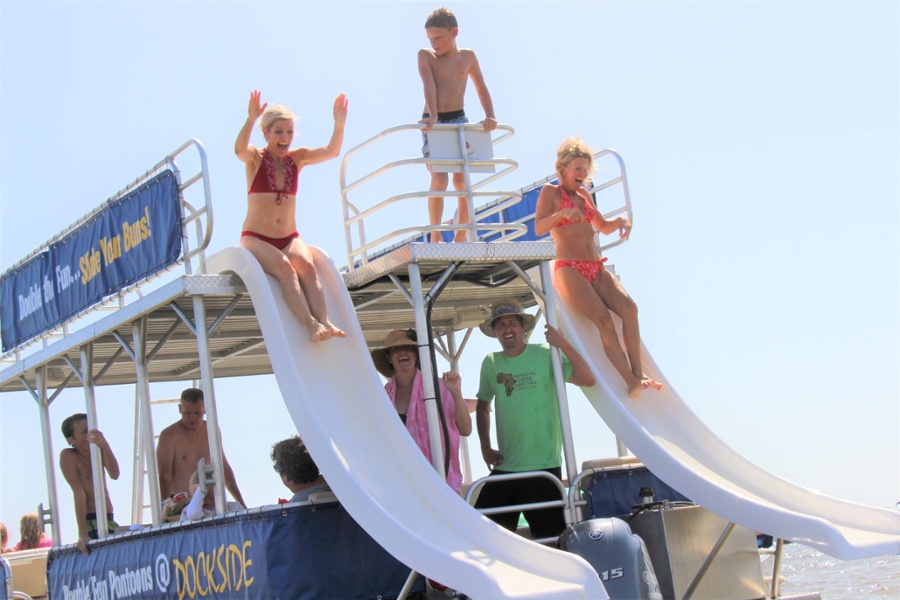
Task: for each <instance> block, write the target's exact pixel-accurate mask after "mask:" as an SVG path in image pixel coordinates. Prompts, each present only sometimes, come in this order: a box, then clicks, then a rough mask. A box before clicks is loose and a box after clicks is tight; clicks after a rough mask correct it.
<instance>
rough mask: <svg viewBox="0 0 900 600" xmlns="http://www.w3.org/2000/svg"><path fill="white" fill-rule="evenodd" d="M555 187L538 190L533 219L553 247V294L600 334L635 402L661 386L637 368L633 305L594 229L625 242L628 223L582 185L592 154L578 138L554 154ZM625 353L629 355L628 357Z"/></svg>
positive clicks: (638, 354) (637, 338)
mask: <svg viewBox="0 0 900 600" xmlns="http://www.w3.org/2000/svg"><path fill="white" fill-rule="evenodd" d="M556 156H557V159H556V173H557V175H558V177H559V185H551V184H547V185H545V186H544V187H543V188H542V189H541V194H540V196H539V197H538V201H537V208H536V210H535V216H534V231H535V233H536V234H537V235H544V234H546V233H547V232H548V231H549V232H550V236H551V237H552V238H553V241H554V242H555V243H556V255H557V259H556V285H557V291H558V292H559V293H560V295H561V296H563V297H564V298H565V299H566V300H567V301H568V302H569V304H570V305H571V306H574V307H575V309H576V310H577V311H578V312H580V313H581V314H583V315H584V316H586V317H587V318H588V319H590V320H591V322H592V323H593V324H594V325H595V326H596V327H597V329H598V330H599V331H600V339H601V340H602V342H603V350H604V351H605V352H606V356H607V358H609V361H610V362H611V363H612V365H613V367H615V369H616V371H618V372H619V374H620V375H621V376H622V379H624V380H625V384H626V386H627V387H628V396H629V397H631V398H636V397H637V396H638V394H640V392H641V390H643V389H645V388H655V389H660V388H661V387H662V385H661V384H660V383H659V382H657V381H655V380H653V379H650V378H649V377H647V376H646V375H644V371H643V369H642V368H641V334H640V329H639V327H638V314H637V305H635V303H634V300H632V299H631V297H630V296H629V295H628V293H627V292H626V291H625V288H623V287H622V284H621V283H620V282H619V280H618V279H617V278H616V277H613V276H612V275H611V274H610V273H609V271H607V270H606V269H605V268H604V267H603V263H604V262H606V259H605V258H600V253H599V252H598V251H597V246H596V245H595V244H594V230H595V229H596V230H597V231H599V232H600V233H602V234H605V235H608V234H610V233H613V232H615V231H618V232H619V236H620V237H624V238H626V239H627V238H628V235H629V234H630V233H631V223H629V222H628V219H627V218H625V217H619V218H618V219H614V220H611V221H607V220H606V219H604V218H603V215H601V214H600V212H599V211H598V210H597V208H596V207H595V206H594V203H593V201H592V200H591V197H590V194H588V193H587V190H585V189H584V187H583V184H584V182H585V180H586V179H587V177H588V175H589V174H590V173H591V172H593V170H594V156H593V153H592V152H591V149H590V148H589V147H588V145H587V144H586V143H585V142H584V141H583V140H582V139H581V138H579V137H577V136H573V137H570V138H566V139H565V140H563V143H562V144H560V146H559V149H558V150H557V153H556ZM609 311H612V312H614V313H616V314H617V315H618V316H619V317H620V318H621V319H622V337H623V338H624V342H625V352H622V346H621V345H620V343H619V338H618V335H617V334H616V328H615V326H614V325H613V322H612V317H611V316H610V314H609ZM626 354H627V357H626Z"/></svg>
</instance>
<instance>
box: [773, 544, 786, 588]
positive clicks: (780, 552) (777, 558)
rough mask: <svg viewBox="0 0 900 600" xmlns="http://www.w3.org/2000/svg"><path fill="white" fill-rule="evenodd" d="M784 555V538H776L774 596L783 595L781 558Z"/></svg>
mask: <svg viewBox="0 0 900 600" xmlns="http://www.w3.org/2000/svg"><path fill="white" fill-rule="evenodd" d="M783 555H784V540H783V539H781V538H777V539H776V540H775V565H774V566H773V567H772V597H773V598H778V596H780V595H781V581H780V580H779V579H780V578H781V559H782V557H783Z"/></svg>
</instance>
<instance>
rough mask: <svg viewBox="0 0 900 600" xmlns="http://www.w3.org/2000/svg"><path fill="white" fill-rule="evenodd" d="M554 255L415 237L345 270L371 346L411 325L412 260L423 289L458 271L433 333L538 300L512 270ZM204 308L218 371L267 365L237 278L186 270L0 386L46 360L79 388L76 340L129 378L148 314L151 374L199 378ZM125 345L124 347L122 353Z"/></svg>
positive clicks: (97, 362) (30, 358) (540, 249)
mask: <svg viewBox="0 0 900 600" xmlns="http://www.w3.org/2000/svg"><path fill="white" fill-rule="evenodd" d="M552 258H553V244H552V242H549V241H547V242H519V243H509V244H489V243H457V244H424V243H413V244H409V245H405V246H403V247H400V248H397V249H395V250H393V251H391V252H389V253H386V254H384V255H382V256H380V257H379V258H377V259H376V260H374V261H372V262H370V263H368V264H367V265H365V266H363V267H361V268H358V269H356V270H354V271H353V272H344V273H343V275H344V280H345V282H346V283H347V287H348V289H349V291H350V296H351V299H352V301H353V304H354V306H355V307H356V312H357V316H358V317H359V321H360V324H361V326H362V329H363V331H364V333H365V337H366V342H367V343H368V344H369V346H377V345H379V344H380V343H381V342H382V341H383V340H384V338H385V336H386V334H387V332H388V331H390V330H391V329H396V328H406V327H413V326H414V315H413V306H412V304H411V302H410V301H409V299H408V296H407V294H409V293H410V291H409V289H410V285H409V276H408V272H409V266H410V265H417V266H418V269H419V272H420V276H421V279H422V284H423V288H424V292H425V293H426V294H427V292H428V290H429V288H430V285H431V284H432V283H433V282H435V281H436V280H438V279H439V278H440V277H441V276H442V275H443V274H444V273H445V272H446V271H447V269H448V268H449V267H450V266H451V265H454V264H459V265H460V266H459V268H458V269H457V270H456V271H455V273H454V274H453V275H452V280H451V281H450V283H449V284H448V285H447V286H446V287H445V289H444V291H443V292H442V293H441V294H440V296H439V297H438V299H437V300H436V302H435V305H434V311H433V315H432V324H433V327H434V331H435V333H436V335H444V334H446V333H448V332H450V331H459V330H461V329H466V328H470V327H475V326H477V325H478V324H479V323H481V322H482V321H483V320H484V318H485V316H486V314H487V310H488V307H489V305H490V304H491V303H492V302H493V301H495V300H497V299H500V298H508V297H514V298H516V299H518V300H519V301H520V302H522V304H523V305H525V306H526V307H530V306H534V305H535V304H536V301H535V299H534V296H533V294H532V291H531V288H530V287H529V286H528V284H527V283H526V282H525V281H523V280H522V279H521V278H520V277H519V274H518V273H517V270H521V271H523V272H524V271H528V270H529V269H532V268H533V267H536V266H537V265H539V264H540V263H541V262H542V261H546V260H550V259H552ZM195 297H202V298H203V304H204V308H205V311H206V319H207V324H208V328H209V331H210V335H209V347H210V355H211V357H212V362H213V370H214V373H215V376H216V377H243V376H248V375H259V374H268V373H271V372H272V366H271V364H270V362H269V358H268V354H267V351H266V345H265V342H264V340H263V336H262V333H261V331H260V327H259V321H258V319H257V318H256V313H255V310H254V307H253V304H252V302H251V299H250V296H249V294H247V291H246V289H245V288H244V286H243V284H242V282H241V281H240V279H239V278H237V277H236V276H234V275H233V274H230V273H225V274H210V275H182V276H179V277H177V278H176V279H174V280H173V281H170V282H169V283H166V284H165V285H163V286H161V287H159V288H158V289H156V290H154V291H152V292H149V293H146V294H144V295H143V297H140V298H137V299H136V300H135V301H134V302H132V303H130V304H127V305H126V306H124V307H122V308H120V309H118V310H115V311H113V312H111V313H109V314H108V315H106V316H104V317H102V318H99V319H97V320H96V321H95V322H93V323H90V324H87V325H83V326H82V327H81V328H80V329H78V330H76V331H72V332H70V333H68V334H67V335H65V336H62V337H56V338H50V339H48V340H47V341H46V342H45V347H43V348H41V349H39V350H36V351H34V352H32V353H30V354H28V355H26V356H23V357H22V358H20V360H18V361H16V362H15V363H7V364H6V365H3V367H2V369H0V392H15V391H24V390H26V389H28V388H30V389H32V390H34V389H36V388H37V387H38V382H37V376H38V373H39V372H40V371H41V370H42V369H44V368H45V367H46V371H45V373H46V375H45V382H44V383H45V384H46V386H47V388H48V389H60V388H68V387H81V386H82V382H81V380H80V379H79V378H78V377H77V376H75V375H74V373H73V365H79V364H80V360H81V359H80V354H81V349H82V347H84V346H85V344H87V343H89V342H90V343H92V345H93V363H94V373H95V382H94V383H95V384H98V385H119V384H134V383H136V381H137V371H136V369H135V364H134V358H133V356H132V352H133V348H134V337H135V327H137V326H139V324H140V323H142V322H143V321H144V320H145V322H146V338H147V342H146V343H147V355H148V362H147V368H148V371H149V375H150V380H151V381H184V380H189V379H192V378H199V377H200V363H199V361H198V356H197V336H196V334H195V332H194V323H195V321H196V319H195V313H194V311H195V309H194V298H195ZM126 346H127V348H128V349H127V350H126Z"/></svg>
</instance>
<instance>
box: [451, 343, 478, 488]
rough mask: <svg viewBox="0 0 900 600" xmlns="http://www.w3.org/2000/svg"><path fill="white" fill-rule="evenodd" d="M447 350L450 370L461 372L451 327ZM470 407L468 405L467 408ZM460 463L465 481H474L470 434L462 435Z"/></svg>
mask: <svg viewBox="0 0 900 600" xmlns="http://www.w3.org/2000/svg"><path fill="white" fill-rule="evenodd" d="M447 350H448V351H449V354H450V370H451V371H456V372H457V373H459V354H458V353H457V349H456V332H455V331H453V329H451V330H450V331H449V332H447ZM468 409H469V407H468V405H466V410H468ZM459 441H460V444H459V463H460V465H461V466H462V476H463V482H464V483H468V482H470V481H472V457H471V456H470V455H469V436H465V437H462V436H460V440H459Z"/></svg>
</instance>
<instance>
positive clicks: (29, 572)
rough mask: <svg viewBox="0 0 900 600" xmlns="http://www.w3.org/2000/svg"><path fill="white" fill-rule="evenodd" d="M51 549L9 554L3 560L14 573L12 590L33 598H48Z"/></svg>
mask: <svg viewBox="0 0 900 600" xmlns="http://www.w3.org/2000/svg"><path fill="white" fill-rule="evenodd" d="M49 551H50V549H49V548H35V549H34V550H19V551H18V552H7V553H5V554H4V555H3V558H5V559H6V561H7V562H8V563H9V567H10V570H11V571H12V589H13V591H15V592H19V593H23V594H27V595H29V596H31V597H32V598H46V597H47V554H48V553H49Z"/></svg>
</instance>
